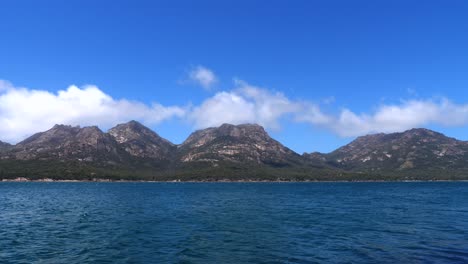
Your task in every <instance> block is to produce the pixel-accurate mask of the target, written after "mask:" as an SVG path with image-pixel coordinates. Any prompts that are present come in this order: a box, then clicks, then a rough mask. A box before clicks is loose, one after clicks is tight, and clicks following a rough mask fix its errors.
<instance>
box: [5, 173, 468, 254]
mask: <svg viewBox="0 0 468 264" xmlns="http://www.w3.org/2000/svg"><path fill="white" fill-rule="evenodd" d="M0 263H468V183H466V182H426V183H424V182H412V183H382V182H376V183H128V182H127V183H91V182H88V183H84V182H83V183H58V182H52V183H40V182H26V183H13V182H10V183H7V182H3V183H0Z"/></svg>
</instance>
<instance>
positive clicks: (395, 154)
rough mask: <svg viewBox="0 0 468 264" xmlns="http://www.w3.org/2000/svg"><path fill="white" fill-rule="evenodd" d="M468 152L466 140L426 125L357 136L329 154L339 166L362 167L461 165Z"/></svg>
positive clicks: (388, 168)
mask: <svg viewBox="0 0 468 264" xmlns="http://www.w3.org/2000/svg"><path fill="white" fill-rule="evenodd" d="M466 154H468V145H467V143H466V142H463V141H459V140H456V139H453V138H450V137H446V136H445V135H443V134H441V133H438V132H435V131H432V130H429V129H423V128H417V129H411V130H407V131H404V132H401V133H391V134H374V135H367V136H362V137H358V138H357V139H356V140H354V141H352V142H351V143H349V144H348V145H345V146H343V147H341V148H339V149H337V150H335V151H333V152H332V153H330V154H327V155H326V159H327V160H328V162H330V163H333V164H336V165H337V166H338V167H344V168H349V169H360V170H367V169H370V170H404V169H413V168H424V167H425V166H426V167H429V166H432V167H439V168H440V169H443V168H449V167H456V166H459V165H460V163H461V162H462V160H464V158H465V155H466Z"/></svg>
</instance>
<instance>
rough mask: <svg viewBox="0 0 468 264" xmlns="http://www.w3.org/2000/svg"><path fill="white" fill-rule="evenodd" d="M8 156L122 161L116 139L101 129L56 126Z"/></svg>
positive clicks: (28, 158) (17, 157) (37, 135)
mask: <svg viewBox="0 0 468 264" xmlns="http://www.w3.org/2000/svg"><path fill="white" fill-rule="evenodd" d="M8 157H9V158H13V159H18V160H35V159H40V160H63V161H66V160H70V159H74V160H79V161H87V162H96V161H100V162H115V161H119V160H121V157H120V155H119V150H118V146H117V142H115V140H114V139H113V138H112V137H111V136H109V135H108V134H106V133H103V132H102V131H101V130H100V129H99V128H97V127H95V126H93V127H83V128H80V127H72V126H65V125H55V126H54V127H53V128H51V129H49V130H47V131H45V132H41V133H37V134H35V135H33V136H31V137H29V138H27V139H25V140H24V141H22V142H20V143H18V144H17V145H15V146H13V147H12V148H11V150H10V151H9V152H8Z"/></svg>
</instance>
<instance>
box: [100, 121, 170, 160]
mask: <svg viewBox="0 0 468 264" xmlns="http://www.w3.org/2000/svg"><path fill="white" fill-rule="evenodd" d="M108 133H109V135H111V136H112V137H113V138H114V140H115V141H117V143H118V144H119V145H120V147H122V148H123V149H124V150H125V151H126V152H127V153H128V154H130V155H132V156H134V157H140V158H151V159H157V160H169V159H170V158H171V157H172V153H173V152H174V151H175V148H176V147H175V145H174V144H172V143H171V142H169V141H168V140H166V139H164V138H162V137H160V136H159V135H158V134H156V133H155V132H154V131H152V130H150V129H149V128H147V127H145V126H143V125H142V124H140V123H138V122H136V121H130V122H128V123H125V124H119V125H117V126H116V127H114V128H112V129H110V130H109V132H108Z"/></svg>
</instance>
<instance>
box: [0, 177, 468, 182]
mask: <svg viewBox="0 0 468 264" xmlns="http://www.w3.org/2000/svg"><path fill="white" fill-rule="evenodd" d="M1 182H44V183H54V182H57V183H67V182H70V183H91V182H94V183H366V182H367V183H368V182H382V183H386V182H388V183H391V182H408V183H413V182H468V180H336V181H330V180H328V181H320V180H305V181H297V180H291V181H284V180H276V181H272V180H228V179H224V180H189V181H183V180H162V181H150V180H123V179H122V180H114V179H92V180H54V179H50V178H44V179H36V180H31V179H27V178H15V179H2V180H0V183H1Z"/></svg>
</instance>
